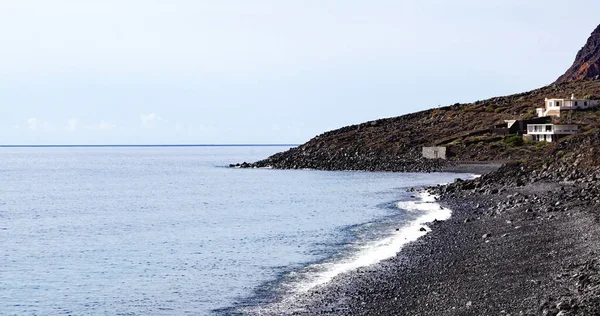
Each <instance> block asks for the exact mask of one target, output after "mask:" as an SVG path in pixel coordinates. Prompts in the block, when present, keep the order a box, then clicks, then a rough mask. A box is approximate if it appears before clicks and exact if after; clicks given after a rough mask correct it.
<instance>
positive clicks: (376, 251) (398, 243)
mask: <svg viewBox="0 0 600 316" xmlns="http://www.w3.org/2000/svg"><path fill="white" fill-rule="evenodd" d="M417 197H418V198H419V199H418V200H416V201H400V202H397V203H396V206H397V207H398V208H400V209H403V210H406V211H411V212H413V211H421V212H424V214H422V215H420V216H419V217H418V218H417V219H416V220H414V221H412V222H410V223H409V224H408V225H405V226H403V227H401V228H399V229H398V230H397V231H395V232H394V233H393V234H392V235H391V236H389V237H386V238H384V239H381V240H378V241H374V242H370V243H367V244H365V245H364V246H362V247H361V248H360V249H359V251H358V252H356V253H355V254H354V255H353V256H351V257H350V258H348V259H346V260H344V261H342V262H335V263H325V264H322V265H323V266H322V268H323V269H319V270H320V272H316V273H315V274H314V275H312V276H310V277H308V280H306V281H305V282H301V283H299V284H297V285H296V287H295V289H294V292H296V293H304V292H307V291H309V290H310V289H312V288H315V287H317V286H320V285H323V284H326V283H327V282H329V281H331V280H332V279H333V278H334V277H336V276H337V275H339V274H342V273H346V272H350V271H353V270H356V269H358V268H361V267H366V266H370V265H373V264H376V263H378V262H380V261H383V260H386V259H389V258H392V257H394V256H395V255H396V254H397V253H398V252H399V251H400V250H401V249H402V247H403V246H404V245H406V244H407V243H409V242H412V241H415V240H417V239H418V238H419V237H421V236H423V235H425V234H426V233H427V232H429V231H430V230H431V229H430V228H429V227H427V226H426V223H430V222H433V221H434V220H439V221H443V220H447V219H448V218H450V216H451V215H452V211H451V210H450V209H448V208H444V207H442V206H441V205H440V204H439V203H437V202H436V197H435V196H434V195H431V194H429V193H426V192H422V193H419V194H418V195H417ZM421 228H424V230H423V229H421Z"/></svg>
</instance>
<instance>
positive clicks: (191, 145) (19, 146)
mask: <svg viewBox="0 0 600 316" xmlns="http://www.w3.org/2000/svg"><path fill="white" fill-rule="evenodd" d="M282 146H299V144H95V145H92V144H89V145H86V144H73V145H68V144H49V145H34V144H29V145H28V144H16V145H2V144H0V148H61V147H62V148H75V147H80V148H84V147H282Z"/></svg>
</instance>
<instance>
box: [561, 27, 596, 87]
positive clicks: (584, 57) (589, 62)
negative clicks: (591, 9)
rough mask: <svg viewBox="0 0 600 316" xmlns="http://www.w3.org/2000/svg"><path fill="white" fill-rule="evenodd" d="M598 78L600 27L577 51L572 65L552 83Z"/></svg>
mask: <svg viewBox="0 0 600 316" xmlns="http://www.w3.org/2000/svg"><path fill="white" fill-rule="evenodd" d="M598 76H600V25H599V26H598V27H597V28H596V29H595V30H594V32H592V34H591V35H590V38H589V39H588V40H587V43H585V45H584V46H583V47H582V48H581V50H579V52H578V53H577V56H576V57H575V61H574V62H573V65H572V66H571V67H570V68H569V69H568V70H567V71H566V72H565V73H564V74H563V75H562V76H560V77H559V78H558V79H557V80H556V81H555V82H554V83H563V82H569V81H576V80H583V79H593V78H594V79H597V78H598Z"/></svg>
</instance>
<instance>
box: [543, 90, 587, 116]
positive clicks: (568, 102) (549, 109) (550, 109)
mask: <svg viewBox="0 0 600 316" xmlns="http://www.w3.org/2000/svg"><path fill="white" fill-rule="evenodd" d="M544 103H545V107H543V108H537V109H535V111H536V113H537V116H538V117H543V116H556V117H560V112H561V111H568V110H584V109H588V108H591V107H594V106H598V101H596V100H587V99H576V98H575V95H574V94H572V95H571V98H570V99H548V98H546V99H545V100H544Z"/></svg>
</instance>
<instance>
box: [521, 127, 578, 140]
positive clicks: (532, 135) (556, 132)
mask: <svg viewBox="0 0 600 316" xmlns="http://www.w3.org/2000/svg"><path fill="white" fill-rule="evenodd" d="M578 131H579V126H577V125H574V124H564V125H563V124H561V125H558V124H529V125H527V134H525V135H524V136H523V137H524V138H525V139H529V140H533V141H536V142H555V141H557V140H559V139H560V138H561V137H564V136H566V135H571V134H575V133H577V132H578Z"/></svg>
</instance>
